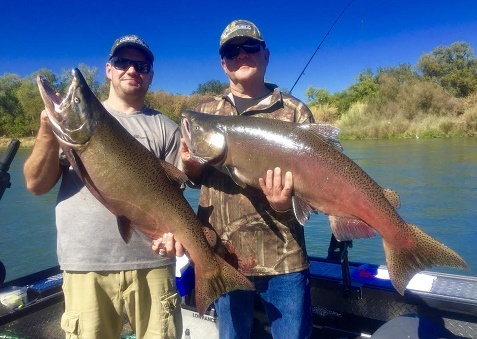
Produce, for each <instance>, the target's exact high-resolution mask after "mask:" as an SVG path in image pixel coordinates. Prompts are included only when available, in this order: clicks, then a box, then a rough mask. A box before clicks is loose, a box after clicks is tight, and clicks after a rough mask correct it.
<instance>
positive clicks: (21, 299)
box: [0, 286, 27, 310]
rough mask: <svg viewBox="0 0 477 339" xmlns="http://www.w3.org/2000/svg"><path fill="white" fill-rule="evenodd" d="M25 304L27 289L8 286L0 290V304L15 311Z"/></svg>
mask: <svg viewBox="0 0 477 339" xmlns="http://www.w3.org/2000/svg"><path fill="white" fill-rule="evenodd" d="M26 302H27V288H26V287H18V286H9V287H4V288H2V289H0V303H1V304H2V305H3V306H5V307H7V308H9V309H11V310H15V309H18V308H21V307H23V305H25V304H26Z"/></svg>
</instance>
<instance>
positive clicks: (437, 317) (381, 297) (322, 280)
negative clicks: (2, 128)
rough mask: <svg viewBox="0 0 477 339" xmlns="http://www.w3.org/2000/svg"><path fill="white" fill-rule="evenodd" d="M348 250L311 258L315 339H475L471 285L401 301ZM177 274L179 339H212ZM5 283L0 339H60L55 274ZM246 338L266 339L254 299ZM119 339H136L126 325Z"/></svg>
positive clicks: (467, 281) (434, 277) (0, 289)
mask: <svg viewBox="0 0 477 339" xmlns="http://www.w3.org/2000/svg"><path fill="white" fill-rule="evenodd" d="M18 144H19V143H18V141H16V140H14V141H12V143H11V144H10V146H9V148H8V150H7V152H6V155H5V156H4V157H3V158H2V159H1V160H0V199H1V196H2V195H3V192H4V191H5V188H8V187H10V182H9V179H10V177H9V175H8V172H7V171H8V168H9V166H10V163H11V160H12V159H13V157H14V155H15V153H16V150H17V149H18ZM350 248H352V241H343V242H338V241H337V240H336V239H335V238H334V236H331V239H330V244H329V247H328V253H327V256H326V257H309V261H310V273H311V298H312V307H313V334H312V337H313V338H350V339H351V338H373V339H380V338H396V339H397V338H399V339H400V338H477V277H471V276H464V275H456V274H444V273H438V272H433V271H423V272H420V273H418V274H416V275H415V276H414V278H413V279H412V280H411V281H410V283H409V285H408V286H407V289H406V290H405V293H404V295H400V294H399V293H398V292H397V291H396V290H395V289H394V287H393V286H392V284H391V282H390V280H389V274H388V271H387V268H386V267H385V266H382V265H375V264H370V263H359V262H352V261H349V253H350ZM179 261H180V260H178V263H179ZM178 266H179V265H178ZM180 266H181V267H179V269H178V270H177V272H176V276H177V278H176V279H177V285H178V290H179V292H180V294H181V296H182V299H181V308H182V318H183V338H207V339H213V338H218V337H219V334H218V321H220V320H219V319H218V318H217V315H216V314H215V310H214V307H213V305H211V306H210V307H209V309H208V310H207V312H206V313H205V314H204V315H202V316H200V315H199V313H198V311H197V308H196V307H195V303H194V290H193V286H192V287H191V286H190V285H191V283H190V282H191V281H193V279H191V274H193V273H191V272H193V268H192V266H188V267H187V265H182V264H181V265H180ZM181 268H182V269H181ZM187 272H189V273H187ZM5 276H6V272H5V267H4V265H3V264H2V263H1V261H0V339H16V338H22V339H24V338H45V339H46V338H48V339H51V338H53V339H54V338H64V332H63V330H62V329H61V327H60V318H61V316H62V314H63V310H64V296H63V292H62V288H61V286H62V282H63V275H62V271H61V270H60V267H59V266H55V267H51V268H49V269H46V270H42V271H39V272H36V273H34V274H30V275H27V276H24V277H21V278H18V279H14V280H12V281H8V282H4V279H5ZM252 337H253V338H271V333H270V326H269V324H268V320H267V316H266V313H265V311H264V309H263V307H262V305H261V302H260V301H259V299H258V298H257V300H256V303H255V308H254V327H253V334H252ZM121 338H123V339H132V338H135V335H134V333H133V331H132V329H131V327H130V326H129V324H128V321H127V318H126V317H125V319H124V327H123V331H122V335H121Z"/></svg>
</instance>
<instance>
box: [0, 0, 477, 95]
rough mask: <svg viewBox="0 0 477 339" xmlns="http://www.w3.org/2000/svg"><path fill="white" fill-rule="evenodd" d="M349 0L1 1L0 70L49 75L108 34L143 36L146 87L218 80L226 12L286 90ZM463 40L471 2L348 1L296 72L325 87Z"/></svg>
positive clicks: (476, 22) (101, 49)
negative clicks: (248, 26)
mask: <svg viewBox="0 0 477 339" xmlns="http://www.w3.org/2000/svg"><path fill="white" fill-rule="evenodd" d="M348 3H349V0H328V1H323V0H309V1H303V0H294V1H282V0H275V1H267V2H265V1H259V0H258V1H257V0H255V1H248V0H243V1H216V0H212V1H203V2H202V1H191V0H187V1H186V0H155V1H147V0H143V1H124V0H116V1H101V0H96V1H91V0H83V1H68V0H50V1H42V0H33V1H26V0H17V1H12V0H3V1H2V10H1V11H2V20H0V32H1V34H2V39H1V40H2V42H3V43H2V47H1V52H0V76H1V75H4V74H5V73H15V74H18V75H20V76H21V77H25V76H27V75H30V74H32V73H33V72H35V71H37V70H38V69H40V68H43V67H45V68H49V69H51V70H53V72H55V73H56V74H61V72H62V69H69V68H72V67H76V66H78V64H80V63H84V64H86V65H88V66H90V67H98V74H99V80H100V81H102V80H103V78H104V64H105V63H106V61H107V55H108V52H109V49H110V47H111V45H112V44H113V42H114V40H115V39H116V38H117V37H119V36H121V35H125V34H137V35H139V36H141V37H142V38H144V39H145V40H146V42H147V43H148V44H149V46H150V47H151V49H152V50H153V52H154V54H155V56H156V61H155V64H154V69H155V76H154V81H153V84H152V90H158V89H162V90H165V91H168V92H171V93H180V94H190V93H191V92H192V91H194V90H195V89H197V86H198V84H201V83H205V82H207V81H209V80H213V79H215V80H219V81H222V82H227V78H226V77H225V74H224V73H223V71H222V69H221V67H220V59H219V56H218V54H217V50H218V44H219V42H218V41H219V36H220V34H221V32H222V30H223V29H224V28H225V26H226V25H227V24H228V23H229V22H230V21H232V20H234V19H248V20H251V21H253V22H254V23H255V24H256V25H257V26H258V27H259V29H260V30H261V32H262V34H263V36H264V38H265V40H266V42H267V45H268V47H269V48H270V51H271V56H270V64H269V67H268V69H267V74H266V80H267V81H271V82H274V83H276V84H278V85H279V86H280V87H282V88H286V89H291V87H292V86H293V84H294V82H295V81H296V79H297V78H298V76H299V75H300V73H301V71H302V69H303V67H305V65H306V63H307V62H308V60H309V58H310V57H311V55H312V54H313V52H314V51H315V49H316V48H317V46H318V44H319V43H320V42H321V40H322V39H323V37H324V36H325V34H326V32H327V31H328V30H329V29H330V27H331V25H332V24H333V22H334V21H335V20H336V18H337V17H338V15H339V14H340V13H341V11H342V10H343V9H344V8H345V7H346V6H347V4H348ZM456 41H465V42H468V43H470V44H471V47H472V48H473V49H474V51H475V50H477V1H475V0H455V1H449V0H432V1H431V0H414V1H409V0H400V1H396V0H380V1H378V0H354V1H353V2H352V3H351V5H350V6H349V7H348V8H347V10H346V12H345V13H344V14H343V16H342V17H341V19H340V20H339V21H338V23H337V24H336V25H335V27H334V28H333V30H332V31H331V33H330V34H329V36H328V37H327V38H326V40H325V42H324V43H323V45H322V46H321V48H320V50H319V51H318V53H317V54H316V55H315V57H314V58H313V60H312V61H311V63H310V65H309V66H308V68H307V69H306V71H305V74H304V75H303V76H302V77H301V79H300V81H299V82H298V84H297V86H296V87H295V88H294V90H293V94H294V95H295V96H297V97H298V98H300V99H302V100H305V95H304V93H305V90H306V88H307V87H308V86H309V85H312V86H314V87H317V88H325V89H327V90H328V91H330V92H331V93H334V92H338V91H342V90H343V89H345V88H347V87H348V86H350V85H351V84H352V83H353V82H354V81H355V79H356V77H357V76H358V74H359V73H360V72H362V71H363V70H365V69H367V68H371V69H372V70H373V71H375V70H376V69H377V67H387V66H397V65H399V64H401V63H408V64H411V65H413V66H414V65H415V64H416V63H417V61H418V59H419V57H420V56H421V55H422V54H423V53H429V52H431V51H432V50H433V49H434V48H436V47H437V46H439V45H441V46H449V45H450V44H452V43H453V42H456Z"/></svg>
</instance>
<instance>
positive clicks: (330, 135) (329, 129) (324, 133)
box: [297, 123, 343, 152]
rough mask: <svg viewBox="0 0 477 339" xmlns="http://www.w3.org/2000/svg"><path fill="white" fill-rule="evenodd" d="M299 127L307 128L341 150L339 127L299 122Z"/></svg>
mask: <svg viewBox="0 0 477 339" xmlns="http://www.w3.org/2000/svg"><path fill="white" fill-rule="evenodd" d="M297 128H299V129H303V130H307V131H310V132H312V133H313V134H315V135H318V136H319V137H320V138H321V139H324V140H325V141H326V142H327V143H328V144H329V145H331V146H332V147H333V148H334V149H336V150H337V151H339V152H343V146H342V145H341V143H340V141H339V139H338V138H339V134H340V129H339V128H338V127H336V126H333V125H330V124H325V123H322V124H299V125H298V126H297Z"/></svg>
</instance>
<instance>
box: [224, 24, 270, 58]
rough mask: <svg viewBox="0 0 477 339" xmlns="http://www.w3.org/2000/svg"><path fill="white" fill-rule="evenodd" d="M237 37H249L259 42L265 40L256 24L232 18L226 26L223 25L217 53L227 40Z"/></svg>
mask: <svg viewBox="0 0 477 339" xmlns="http://www.w3.org/2000/svg"><path fill="white" fill-rule="evenodd" d="M239 37H249V38H252V39H255V40H258V41H260V42H264V41H265V40H264V39H263V37H262V34H261V33H260V31H259V30H258V28H257V26H255V25H254V24H253V22H250V21H248V20H234V21H232V22H231V23H229V24H228V25H227V27H225V29H224V31H223V32H222V35H221V36H220V47H219V53H220V51H221V50H222V47H224V45H225V44H226V43H227V42H229V41H230V40H232V39H233V38H239Z"/></svg>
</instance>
